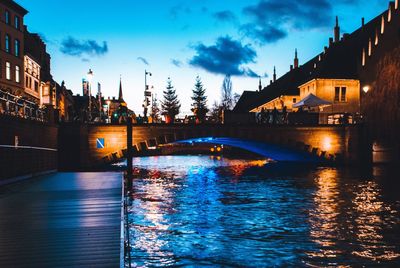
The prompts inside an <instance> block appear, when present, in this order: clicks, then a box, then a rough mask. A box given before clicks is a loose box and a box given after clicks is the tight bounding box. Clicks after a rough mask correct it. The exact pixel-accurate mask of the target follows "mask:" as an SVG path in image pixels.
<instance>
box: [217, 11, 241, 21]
mask: <svg viewBox="0 0 400 268" xmlns="http://www.w3.org/2000/svg"><path fill="white" fill-rule="evenodd" d="M213 17H214V18H215V19H216V20H217V21H221V22H234V21H236V19H237V18H236V16H235V14H233V13H232V12H231V11H229V10H224V11H219V12H216V13H214V14H213Z"/></svg>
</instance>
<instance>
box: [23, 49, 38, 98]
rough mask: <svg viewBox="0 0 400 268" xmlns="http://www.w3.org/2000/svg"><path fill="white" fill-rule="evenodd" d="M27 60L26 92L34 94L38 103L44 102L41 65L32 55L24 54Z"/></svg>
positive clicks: (25, 74) (25, 73) (25, 60)
mask: <svg viewBox="0 0 400 268" xmlns="http://www.w3.org/2000/svg"><path fill="white" fill-rule="evenodd" d="M24 62H25V72H24V77H25V79H24V81H25V93H26V94H28V95H30V96H32V97H33V98H34V99H35V100H36V103H39V102H40V103H42V101H41V95H42V89H41V88H42V85H41V80H40V65H39V64H38V63H37V62H36V61H35V60H34V59H33V58H32V57H30V56H28V55H25V56H24Z"/></svg>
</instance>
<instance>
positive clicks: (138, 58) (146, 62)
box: [137, 57, 149, 65]
mask: <svg viewBox="0 0 400 268" xmlns="http://www.w3.org/2000/svg"><path fill="white" fill-rule="evenodd" d="M137 60H139V61H141V62H143V63H144V64H145V65H149V62H148V61H147V60H146V59H145V58H143V57H137Z"/></svg>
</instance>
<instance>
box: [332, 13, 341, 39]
mask: <svg viewBox="0 0 400 268" xmlns="http://www.w3.org/2000/svg"><path fill="white" fill-rule="evenodd" d="M333 33H334V38H335V43H337V42H339V40H340V27H339V17H338V16H336V25H335V28H334V30H333Z"/></svg>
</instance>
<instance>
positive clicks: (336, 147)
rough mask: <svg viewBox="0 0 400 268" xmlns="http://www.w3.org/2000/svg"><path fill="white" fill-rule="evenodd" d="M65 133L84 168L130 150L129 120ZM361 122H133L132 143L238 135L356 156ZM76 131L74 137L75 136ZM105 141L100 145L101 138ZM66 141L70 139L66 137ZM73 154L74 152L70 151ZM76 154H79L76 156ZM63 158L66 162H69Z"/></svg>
mask: <svg viewBox="0 0 400 268" xmlns="http://www.w3.org/2000/svg"><path fill="white" fill-rule="evenodd" d="M60 130H61V131H60V133H61V134H60V135H61V136H63V135H64V136H66V137H69V138H70V139H69V140H70V142H69V143H66V144H60V151H61V152H60V153H61V154H63V155H65V154H64V153H63V150H64V151H71V150H74V151H76V152H79V153H80V156H81V157H80V158H79V159H74V158H73V157H72V158H71V159H69V161H72V162H74V161H75V162H77V161H79V166H80V167H82V168H91V167H96V166H98V165H101V164H106V163H111V162H114V161H118V160H120V159H123V158H124V157H125V155H126V148H127V145H126V140H127V136H126V126H125V125H74V124H72V125H68V124H67V125H64V126H62V127H61V129H60ZM359 134H360V126H354V125H353V126H290V125H283V126H272V125H183V124H182V125H133V147H134V150H136V151H138V152H140V151H144V150H146V149H147V148H148V147H151V146H158V145H161V144H167V143H173V142H176V141H182V140H190V139H196V138H201V137H214V138H233V139H240V140H247V141H251V142H255V143H260V144H263V143H264V144H272V145H274V146H280V147H281V148H286V149H290V150H293V151H297V152H301V153H302V154H303V155H304V153H305V154H306V155H308V156H309V157H310V159H319V160H321V161H326V160H328V161H332V162H337V161H344V162H347V163H350V162H355V161H357V160H358V158H359V152H360V144H361V142H360V135H359ZM71 137H75V141H74V140H72V141H71ZM99 139H100V140H102V141H103V143H104V144H103V146H104V147H103V148H99V147H101V146H98V145H99V144H98V141H99ZM60 140H61V141H64V140H65V139H63V138H61V139H60ZM70 155H72V154H70ZM74 157H75V158H76V154H75V156H74ZM67 161H68V159H64V161H62V162H67Z"/></svg>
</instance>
